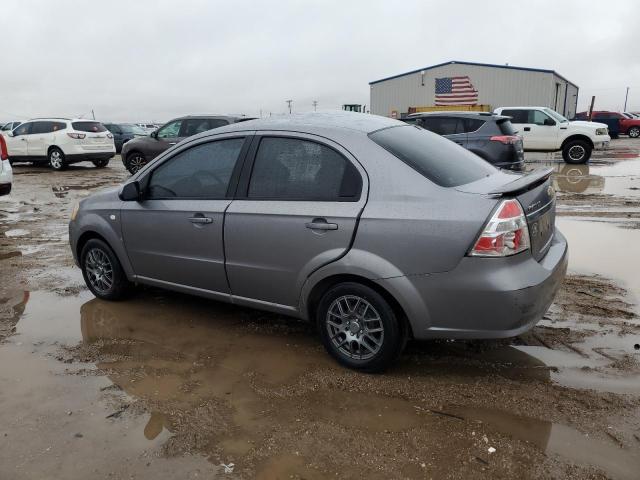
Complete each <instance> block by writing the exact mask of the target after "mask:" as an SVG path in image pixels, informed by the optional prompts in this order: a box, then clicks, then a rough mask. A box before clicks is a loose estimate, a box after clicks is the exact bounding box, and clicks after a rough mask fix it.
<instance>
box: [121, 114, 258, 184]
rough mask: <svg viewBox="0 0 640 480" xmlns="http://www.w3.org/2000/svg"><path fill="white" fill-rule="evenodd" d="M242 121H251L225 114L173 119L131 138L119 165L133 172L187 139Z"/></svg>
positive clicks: (125, 145)
mask: <svg viewBox="0 0 640 480" xmlns="http://www.w3.org/2000/svg"><path fill="white" fill-rule="evenodd" d="M246 120H253V118H252V117H236V116H226V115H193V116H191V115H190V116H187V117H180V118H175V119H173V120H171V121H170V122H168V123H165V124H164V125H163V126H162V127H160V128H159V129H158V130H156V131H155V132H152V133H151V134H150V135H149V136H146V137H138V138H134V139H133V140H129V141H128V142H127V143H125V144H124V145H123V147H122V152H121V155H122V163H124V166H125V167H126V168H127V170H129V172H131V173H136V172H137V171H138V170H140V168H142V167H143V166H144V165H146V164H147V163H148V162H150V161H151V160H153V159H154V158H156V157H157V156H158V155H160V154H161V153H162V152H164V151H165V150H167V149H168V148H169V147H172V146H173V145H175V144H176V143H178V142H180V141H182V140H184V139H185V138H187V137H190V136H192V135H195V134H197V133H202V132H206V131H207V130H212V129H214V128H218V127H223V126H225V125H230V124H232V123H237V122H244V121H246Z"/></svg>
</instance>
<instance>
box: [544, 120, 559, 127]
mask: <svg viewBox="0 0 640 480" xmlns="http://www.w3.org/2000/svg"><path fill="white" fill-rule="evenodd" d="M544 124H545V126H547V127H553V126H554V125H555V124H556V122H555V120H552V119H551V118H545V119H544Z"/></svg>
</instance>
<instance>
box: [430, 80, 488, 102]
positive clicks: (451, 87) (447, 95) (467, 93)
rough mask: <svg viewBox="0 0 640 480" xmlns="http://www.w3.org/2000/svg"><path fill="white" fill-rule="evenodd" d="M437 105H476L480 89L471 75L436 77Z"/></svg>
mask: <svg viewBox="0 0 640 480" xmlns="http://www.w3.org/2000/svg"><path fill="white" fill-rule="evenodd" d="M435 101H436V105H475V104H476V103H478V91H477V90H476V89H475V88H474V87H473V85H472V84H471V80H469V77H466V76H465V77H446V78H436V98H435Z"/></svg>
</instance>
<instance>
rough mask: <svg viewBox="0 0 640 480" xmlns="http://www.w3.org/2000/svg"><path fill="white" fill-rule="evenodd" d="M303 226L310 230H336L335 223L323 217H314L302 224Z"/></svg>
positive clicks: (336, 225)
mask: <svg viewBox="0 0 640 480" xmlns="http://www.w3.org/2000/svg"><path fill="white" fill-rule="evenodd" d="M304 226H305V227H307V228H310V229H311V230H337V229H338V224H337V223H327V220H326V219H325V218H314V219H313V220H312V221H311V222H307V223H305V224H304Z"/></svg>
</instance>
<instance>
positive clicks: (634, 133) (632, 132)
mask: <svg viewBox="0 0 640 480" xmlns="http://www.w3.org/2000/svg"><path fill="white" fill-rule="evenodd" d="M627 133H628V134H629V137H631V138H638V137H640V127H631V128H630V129H629V131H628V132H627Z"/></svg>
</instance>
